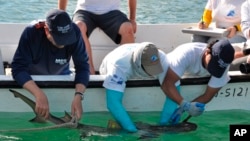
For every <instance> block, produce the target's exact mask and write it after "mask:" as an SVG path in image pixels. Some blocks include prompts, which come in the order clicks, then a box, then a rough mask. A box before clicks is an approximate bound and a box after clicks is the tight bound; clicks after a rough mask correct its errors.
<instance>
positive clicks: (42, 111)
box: [23, 80, 49, 119]
mask: <svg viewBox="0 0 250 141" xmlns="http://www.w3.org/2000/svg"><path fill="white" fill-rule="evenodd" d="M23 88H25V89H26V90H28V91H29V92H30V93H31V94H32V95H33V96H34V97H35V99H36V107H35V111H36V113H37V114H38V115H40V116H42V117H44V118H46V119H47V118H48V117H49V102H48V98H47V96H46V95H45V93H44V92H43V91H42V90H41V89H40V88H39V87H38V86H37V85H36V83H35V82H34V81H33V80H30V81H27V82H26V83H25V84H24V85H23Z"/></svg>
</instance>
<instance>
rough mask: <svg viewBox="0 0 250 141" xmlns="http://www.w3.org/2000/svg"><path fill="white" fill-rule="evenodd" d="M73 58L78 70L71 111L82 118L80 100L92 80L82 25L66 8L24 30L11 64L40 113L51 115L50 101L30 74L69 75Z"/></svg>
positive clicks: (16, 78) (19, 81) (53, 11)
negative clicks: (76, 21)
mask: <svg viewBox="0 0 250 141" xmlns="http://www.w3.org/2000/svg"><path fill="white" fill-rule="evenodd" d="M71 57H72V58H73V62H74V66H75V70H76V71H75V96H74V99H73V101H72V107H71V114H72V115H74V116H75V115H76V116H77V118H78V119H80V118H81V115H82V112H83V110H82V102H81V100H82V98H83V97H82V96H83V93H84V91H85V89H86V87H87V85H88V82H89V64H88V56H87V53H86V49H85V45H84V41H83V39H82V36H81V32H80V30H79V28H78V27H77V25H76V24H74V23H73V22H72V21H71V19H70V17H69V15H68V14H67V13H66V12H65V11H63V10H57V9H53V10H51V11H49V12H48V14H47V17H46V21H39V22H35V23H33V24H31V25H29V26H27V27H26V28H25V29H24V31H23V33H22V35H21V37H20V41H19V44H18V47H17V50H16V52H15V55H14V58H13V61H12V64H11V65H12V76H13V78H14V79H15V80H16V82H17V83H18V84H19V85H20V86H22V87H23V88H25V89H26V90H28V91H29V92H30V93H31V94H32V95H34V97H35V100H36V107H35V112H36V113H37V114H38V115H40V116H42V117H45V118H48V117H49V103H48V99H47V96H46V94H45V93H44V92H43V90H42V89H40V88H39V87H38V86H37V84H36V83H35V82H34V81H33V80H32V77H31V75H69V74H71V73H72V72H71V71H70V69H69V67H70V58H71Z"/></svg>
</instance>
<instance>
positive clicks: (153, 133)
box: [9, 89, 197, 140]
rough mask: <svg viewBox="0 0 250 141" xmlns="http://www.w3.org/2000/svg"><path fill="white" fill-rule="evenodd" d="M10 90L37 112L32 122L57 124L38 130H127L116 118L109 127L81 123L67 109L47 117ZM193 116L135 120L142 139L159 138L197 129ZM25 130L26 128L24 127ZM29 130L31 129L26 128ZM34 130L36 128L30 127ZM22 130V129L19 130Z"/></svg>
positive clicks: (109, 132) (83, 135) (95, 132)
mask: <svg viewBox="0 0 250 141" xmlns="http://www.w3.org/2000/svg"><path fill="white" fill-rule="evenodd" d="M9 91H10V92H12V93H13V95H14V97H16V98H20V99H21V100H22V101H24V102H25V103H26V104H28V105H29V106H30V107H31V109H32V110H33V112H34V113H35V115H36V116H35V117H34V118H33V119H31V120H29V121H30V122H38V123H45V122H48V121H49V122H51V123H53V124H55V126H50V127H44V128H43V127H42V128H39V129H37V130H46V129H53V128H62V127H64V128H65V127H66V128H77V129H80V130H81V131H82V133H81V138H86V137H89V136H92V135H99V136H117V135H119V134H120V133H124V132H125V131H124V130H123V129H122V128H121V126H120V125H119V124H118V123H117V122H116V121H114V120H109V121H108V124H107V127H102V126H96V125H88V124H83V123H79V122H78V121H77V120H76V119H75V118H74V117H72V116H71V115H70V114H69V113H67V112H66V111H65V115H64V116H63V117H57V116H54V115H52V114H51V113H50V114H49V118H48V119H45V118H43V117H41V116H39V115H38V114H36V112H35V104H36V103H35V102H34V101H33V100H31V99H30V98H28V97H26V96H25V95H23V94H21V93H20V92H18V91H16V90H13V89H9ZM190 117H191V116H188V117H187V118H186V119H185V120H183V121H182V122H180V123H178V124H174V125H153V124H148V123H144V122H135V125H136V127H137V128H138V134H139V138H138V139H140V140H142V139H148V138H157V137H159V136H160V134H165V133H181V132H191V131H195V130H196V129H197V125H196V124H195V123H191V122H188V119H189V118H190ZM23 130H24V131H25V129H23ZM26 130H29V129H26ZM30 130H32V131H34V130H36V129H30ZM18 131H22V129H20V130H18ZM133 134H134V133H133Z"/></svg>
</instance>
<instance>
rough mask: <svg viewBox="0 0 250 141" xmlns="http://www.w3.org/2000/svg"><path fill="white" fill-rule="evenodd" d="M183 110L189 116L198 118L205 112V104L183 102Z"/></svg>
mask: <svg viewBox="0 0 250 141" xmlns="http://www.w3.org/2000/svg"><path fill="white" fill-rule="evenodd" d="M182 104H183V109H184V111H187V112H188V114H189V115H191V116H194V117H196V116H199V115H201V114H202V113H203V112H204V110H205V104H203V103H199V102H191V103H190V102H187V101H184V102H183V103H182Z"/></svg>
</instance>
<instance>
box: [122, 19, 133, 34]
mask: <svg viewBox="0 0 250 141" xmlns="http://www.w3.org/2000/svg"><path fill="white" fill-rule="evenodd" d="M120 34H121V35H122V36H123V35H134V30H133V26H132V24H131V23H130V22H125V23H123V24H122V25H121V27H120Z"/></svg>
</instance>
